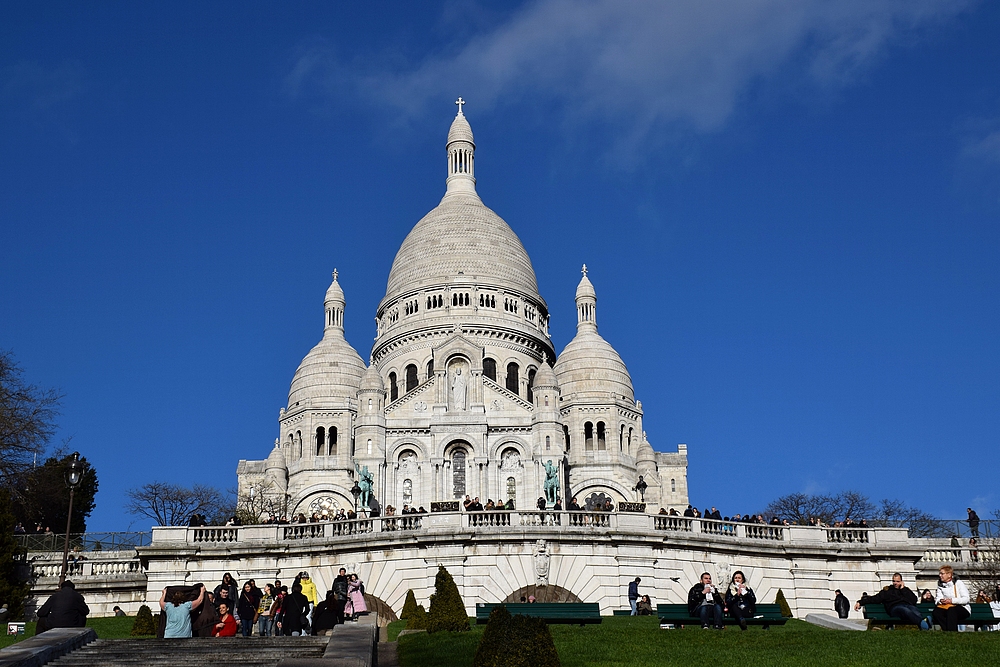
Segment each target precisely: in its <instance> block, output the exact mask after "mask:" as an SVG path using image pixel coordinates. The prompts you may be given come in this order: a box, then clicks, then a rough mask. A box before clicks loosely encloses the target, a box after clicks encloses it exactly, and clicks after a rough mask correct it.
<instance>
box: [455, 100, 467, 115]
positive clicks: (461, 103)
mask: <svg viewBox="0 0 1000 667" xmlns="http://www.w3.org/2000/svg"><path fill="white" fill-rule="evenodd" d="M455 104H457V105H458V115H459V116H461V115H463V114H462V105H463V104H465V100H463V99H462V98H461V97H459V98H458V99H457V100H455Z"/></svg>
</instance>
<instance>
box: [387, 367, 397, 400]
mask: <svg viewBox="0 0 1000 667" xmlns="http://www.w3.org/2000/svg"><path fill="white" fill-rule="evenodd" d="M397 398H399V385H398V384H396V374H395V373H389V400H390V401H395V400H396V399H397Z"/></svg>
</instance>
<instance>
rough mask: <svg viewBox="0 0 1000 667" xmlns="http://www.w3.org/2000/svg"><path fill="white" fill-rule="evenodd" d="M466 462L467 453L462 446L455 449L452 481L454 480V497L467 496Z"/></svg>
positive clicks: (452, 457) (452, 458)
mask: <svg viewBox="0 0 1000 667" xmlns="http://www.w3.org/2000/svg"><path fill="white" fill-rule="evenodd" d="M465 462H466V453H465V450H464V449H462V448H461V447H458V448H456V449H455V451H453V452H452V454H451V482H452V490H453V493H452V496H453V497H454V498H459V499H460V498H462V497H464V496H465V493H466V491H465V488H466V484H465V472H466V471H465Z"/></svg>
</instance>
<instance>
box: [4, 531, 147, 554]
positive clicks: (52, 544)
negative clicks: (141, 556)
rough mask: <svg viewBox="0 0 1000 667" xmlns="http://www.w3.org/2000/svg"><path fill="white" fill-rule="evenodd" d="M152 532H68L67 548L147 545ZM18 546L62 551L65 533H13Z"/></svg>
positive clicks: (110, 547)
mask: <svg viewBox="0 0 1000 667" xmlns="http://www.w3.org/2000/svg"><path fill="white" fill-rule="evenodd" d="M152 536H153V534H152V533H141V532H118V533H70V536H69V548H70V550H71V551H77V552H78V551H121V550H122V549H134V548H136V547H145V546H148V545H149V542H150V540H151V539H152ZM14 539H15V540H17V543H18V546H20V547H21V548H22V549H27V550H28V551H62V550H63V545H64V544H65V541H66V535H65V533H64V534H62V535H56V534H54V533H50V534H41V533H32V534H29V535H15V536H14Z"/></svg>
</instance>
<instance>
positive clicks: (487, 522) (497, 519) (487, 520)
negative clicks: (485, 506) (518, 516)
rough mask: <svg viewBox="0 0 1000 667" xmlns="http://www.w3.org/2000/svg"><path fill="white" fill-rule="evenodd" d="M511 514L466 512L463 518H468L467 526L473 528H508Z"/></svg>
mask: <svg viewBox="0 0 1000 667" xmlns="http://www.w3.org/2000/svg"><path fill="white" fill-rule="evenodd" d="M511 514H512V513H511V512H497V511H495V510H493V511H489V512H468V513H467V514H465V516H466V517H468V521H469V525H470V526H473V527H482V526H509V525H510V515H511Z"/></svg>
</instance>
